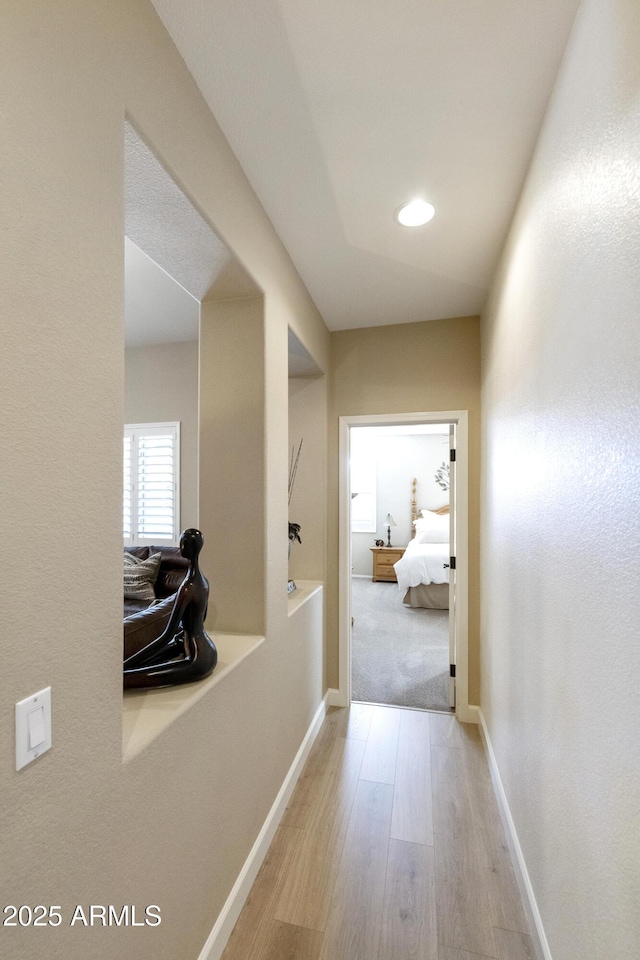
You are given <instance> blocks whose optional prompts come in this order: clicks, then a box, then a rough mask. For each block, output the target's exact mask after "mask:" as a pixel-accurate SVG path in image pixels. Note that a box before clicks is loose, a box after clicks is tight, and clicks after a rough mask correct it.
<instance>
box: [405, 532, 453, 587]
mask: <svg viewBox="0 0 640 960" xmlns="http://www.w3.org/2000/svg"><path fill="white" fill-rule="evenodd" d="M445 563H447V564H448V563H449V544H448V543H417V542H416V541H415V540H411V541H410V543H409V546H408V547H407V549H406V550H405V553H404V556H403V557H402V559H401V560H398V562H397V563H394V565H393V568H394V570H395V571H396V576H397V578H398V587H399V589H400V593H402V594H404V593H405V592H406V591H407V590H408V589H409V587H417V586H418V584H420V583H449V568H448V567H446V568H445V566H444V564H445Z"/></svg>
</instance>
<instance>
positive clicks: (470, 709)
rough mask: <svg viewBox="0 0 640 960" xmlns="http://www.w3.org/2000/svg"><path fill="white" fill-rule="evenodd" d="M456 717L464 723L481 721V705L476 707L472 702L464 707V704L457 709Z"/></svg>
mask: <svg viewBox="0 0 640 960" xmlns="http://www.w3.org/2000/svg"><path fill="white" fill-rule="evenodd" d="M456 717H457V718H458V720H461V721H462V723H477V724H479V723H480V707H475V706H474V705H473V704H472V703H469V704H467V706H466V707H465V708H464V709H463V707H462V705H460V706H459V707H458V709H457V710H456Z"/></svg>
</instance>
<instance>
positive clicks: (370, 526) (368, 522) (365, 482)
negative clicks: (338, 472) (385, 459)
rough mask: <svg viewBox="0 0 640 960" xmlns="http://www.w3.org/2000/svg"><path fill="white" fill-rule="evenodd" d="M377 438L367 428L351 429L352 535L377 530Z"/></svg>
mask: <svg viewBox="0 0 640 960" xmlns="http://www.w3.org/2000/svg"><path fill="white" fill-rule="evenodd" d="M375 445H376V438H375V437H374V436H371V434H370V433H367V428H366V427H353V428H352V429H351V532H352V533H373V532H375V530H376V509H377V497H376V474H377V467H376V446H375Z"/></svg>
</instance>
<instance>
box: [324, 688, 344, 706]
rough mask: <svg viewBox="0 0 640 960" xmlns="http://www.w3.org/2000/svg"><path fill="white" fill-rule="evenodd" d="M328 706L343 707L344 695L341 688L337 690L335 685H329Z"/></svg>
mask: <svg viewBox="0 0 640 960" xmlns="http://www.w3.org/2000/svg"><path fill="white" fill-rule="evenodd" d="M326 699H327V706H328V707H343V706H344V703H343V697H342V693H341V692H340V690H337V689H336V688H335V687H329V689H328V690H327V693H326Z"/></svg>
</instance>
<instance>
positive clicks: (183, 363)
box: [124, 340, 198, 530]
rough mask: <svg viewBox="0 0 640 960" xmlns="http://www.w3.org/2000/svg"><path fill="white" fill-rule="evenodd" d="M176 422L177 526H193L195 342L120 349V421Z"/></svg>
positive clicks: (195, 519) (195, 488)
mask: <svg viewBox="0 0 640 960" xmlns="http://www.w3.org/2000/svg"><path fill="white" fill-rule="evenodd" d="M175 420H178V421H179V422H180V528H181V529H182V530H184V529H185V528H186V527H197V526H198V342H197V340H185V341H184V342H180V343H158V344H153V345H152V346H148V347H130V348H129V349H127V350H125V352H124V422H125V423H156V422H157V423H164V422H169V421H175Z"/></svg>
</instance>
